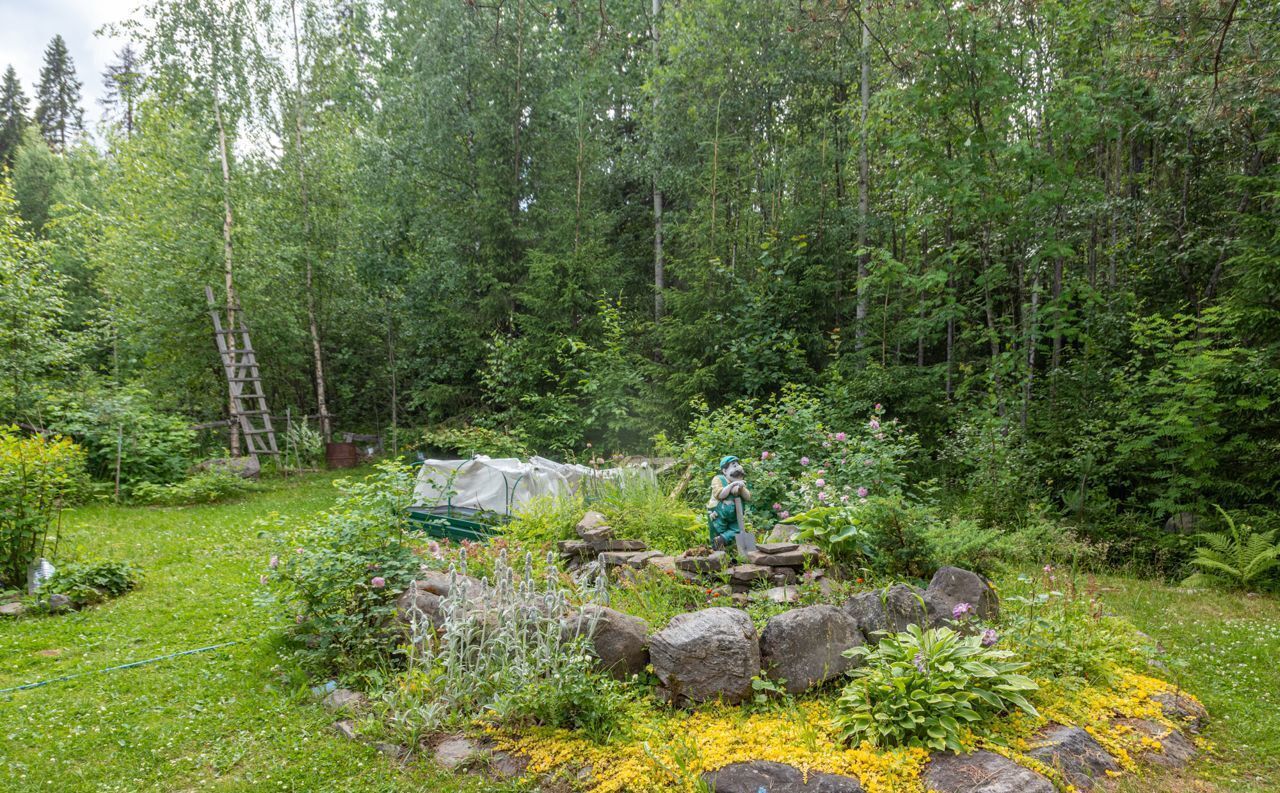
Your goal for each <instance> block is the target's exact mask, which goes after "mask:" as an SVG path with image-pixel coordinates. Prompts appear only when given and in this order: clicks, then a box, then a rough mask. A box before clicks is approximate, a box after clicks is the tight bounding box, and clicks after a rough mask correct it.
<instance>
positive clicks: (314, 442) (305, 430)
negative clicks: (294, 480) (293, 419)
mask: <svg viewBox="0 0 1280 793" xmlns="http://www.w3.org/2000/svg"><path fill="white" fill-rule="evenodd" d="M284 454H285V457H286V459H287V461H288V462H289V463H291V464H292V465H293V467H294V468H313V467H315V466H317V465H319V464H320V463H321V462H323V461H324V437H323V436H321V434H320V433H319V432H318V431H316V430H313V429H311V428H310V427H309V426H307V425H306V424H305V423H303V422H299V423H297V424H291V425H290V426H289V429H288V430H286V431H285V434H284Z"/></svg>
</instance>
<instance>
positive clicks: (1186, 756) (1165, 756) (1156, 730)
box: [1115, 719, 1198, 768]
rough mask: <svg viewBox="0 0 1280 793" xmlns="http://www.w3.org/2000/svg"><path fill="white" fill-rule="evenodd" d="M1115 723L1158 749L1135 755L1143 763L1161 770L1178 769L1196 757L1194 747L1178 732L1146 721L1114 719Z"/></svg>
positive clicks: (1143, 751) (1145, 750) (1146, 750)
mask: <svg viewBox="0 0 1280 793" xmlns="http://www.w3.org/2000/svg"><path fill="white" fill-rule="evenodd" d="M1115 723H1116V724H1117V725H1120V726H1122V727H1128V728H1129V729H1130V730H1132V731H1133V732H1135V733H1137V734H1138V735H1141V736H1142V737H1143V738H1146V739H1148V740H1149V741H1151V742H1152V743H1153V744H1159V746H1160V748H1159V749H1155V748H1151V749H1143V750H1142V751H1139V752H1138V753H1137V755H1136V757H1137V759H1138V760H1140V761H1141V762H1144V763H1150V764H1151V765H1157V766H1160V767H1162V768H1180V767H1182V766H1184V765H1186V764H1187V763H1189V762H1191V759H1192V758H1194V757H1195V756H1196V753H1197V752H1198V750H1197V749H1196V745H1195V744H1194V743H1192V742H1191V741H1190V740H1188V738H1187V736H1185V735H1183V734H1182V733H1181V732H1179V731H1178V730H1174V729H1171V728H1169V727H1166V726H1164V725H1163V724H1160V723H1158V722H1154V721H1149V720H1147V719H1116V720H1115ZM1149 745H1150V744H1149Z"/></svg>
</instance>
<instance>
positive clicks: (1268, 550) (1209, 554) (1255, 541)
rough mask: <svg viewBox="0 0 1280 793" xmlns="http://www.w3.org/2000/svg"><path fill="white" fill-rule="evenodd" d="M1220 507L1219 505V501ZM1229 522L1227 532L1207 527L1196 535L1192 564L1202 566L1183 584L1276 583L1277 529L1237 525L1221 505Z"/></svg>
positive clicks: (1244, 585) (1279, 555)
mask: <svg viewBox="0 0 1280 793" xmlns="http://www.w3.org/2000/svg"><path fill="white" fill-rule="evenodd" d="M1215 507H1217V505H1215ZM1217 510H1218V514H1219V515H1221V516H1222V520H1223V521H1224V522H1225V523H1226V524H1227V530H1226V531H1224V532H1212V531H1205V532H1200V533H1199V534H1197V535H1196V537H1197V538H1198V539H1199V540H1200V541H1201V543H1203V544H1202V545H1198V546H1196V550H1195V555H1194V556H1193V557H1191V561H1190V564H1191V566H1192V567H1195V568H1198V569H1197V570H1196V572H1194V573H1192V574H1191V575H1190V576H1188V577H1187V579H1186V580H1185V581H1183V582H1182V585H1183V586H1189V587H1204V586H1222V587H1230V588H1235V589H1248V588H1250V587H1258V586H1267V585H1274V580H1273V579H1274V576H1272V573H1273V571H1274V570H1276V569H1277V568H1280V542H1278V541H1277V540H1276V534H1277V533H1278V530H1277V529H1271V530H1270V531H1253V529H1252V527H1250V526H1249V525H1247V524H1246V525H1241V526H1238V527H1237V526H1236V522H1235V520H1234V519H1233V518H1232V517H1231V516H1230V515H1228V514H1227V513H1226V512H1224V511H1223V509H1222V507H1217Z"/></svg>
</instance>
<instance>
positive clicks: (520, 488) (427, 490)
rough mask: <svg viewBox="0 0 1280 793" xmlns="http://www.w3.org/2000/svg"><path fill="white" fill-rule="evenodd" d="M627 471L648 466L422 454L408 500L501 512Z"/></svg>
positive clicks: (634, 472) (637, 472)
mask: <svg viewBox="0 0 1280 793" xmlns="http://www.w3.org/2000/svg"><path fill="white" fill-rule="evenodd" d="M633 475H642V476H647V477H653V471H652V469H650V468H648V467H637V468H606V469H603V470H597V469H594V468H588V467H587V466H585V465H575V464H572V463H558V462H556V461H555V460H548V459H547V458H545V457H531V458H529V461H528V462H524V461H522V460H520V459H518V458H515V457H500V458H497V459H493V458H489V457H485V456H484V455H478V456H476V457H473V458H472V459H470V460H425V461H423V463H422V468H421V469H420V470H419V471H418V481H417V484H416V485H415V486H414V488H413V503H414V505H415V506H421V505H434V504H444V503H449V504H451V505H453V506H455V507H466V508H469V509H478V510H484V511H488V512H498V513H502V514H507V513H508V512H514V511H516V510H517V509H519V507H520V506H521V505H523V504H526V503H528V502H529V501H531V500H532V499H534V498H538V497H540V496H567V495H571V494H573V493H576V492H578V490H579V489H580V488H582V487H583V486H584V485H586V484H588V483H590V482H591V481H592V480H595V481H617V480H620V479H622V477H624V476H633Z"/></svg>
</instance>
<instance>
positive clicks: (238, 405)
mask: <svg viewBox="0 0 1280 793" xmlns="http://www.w3.org/2000/svg"><path fill="white" fill-rule="evenodd" d="M204 296H205V299H206V300H207V301H208V302H209V316H211V317H213V337H214V340H215V341H217V343H218V355H219V356H220V357H221V358H222V369H223V371H224V372H226V375H227V387H228V389H229V390H230V393H231V402H232V404H233V405H234V406H235V408H234V410H235V415H233V416H232V417H231V420H232V421H238V422H239V424H240V434H241V435H242V436H244V441H245V447H246V449H247V450H248V453H249V454H250V455H258V454H265V455H279V454H280V449H279V447H277V446H276V431H275V429H273V428H272V426H271V411H270V409H268V408H267V395H266V394H265V393H263V391H262V376H261V375H260V374H259V373H258V358H257V356H256V355H254V352H253V343H252V342H250V341H249V327H248V325H246V324H245V322H244V312H243V310H241V309H236V312H235V314H236V317H237V320H236V324H237V325H238V327H235V328H224V327H223V326H222V312H221V310H220V309H219V307H218V304H217V302H216V301H215V300H214V298H213V289H211V288H210V287H207V286H206V287H205V288H204Z"/></svg>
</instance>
